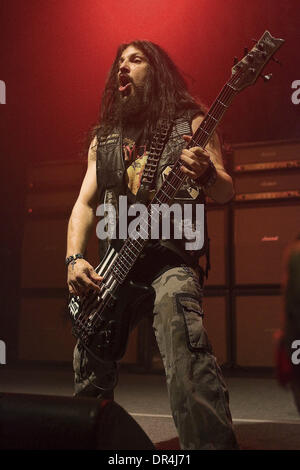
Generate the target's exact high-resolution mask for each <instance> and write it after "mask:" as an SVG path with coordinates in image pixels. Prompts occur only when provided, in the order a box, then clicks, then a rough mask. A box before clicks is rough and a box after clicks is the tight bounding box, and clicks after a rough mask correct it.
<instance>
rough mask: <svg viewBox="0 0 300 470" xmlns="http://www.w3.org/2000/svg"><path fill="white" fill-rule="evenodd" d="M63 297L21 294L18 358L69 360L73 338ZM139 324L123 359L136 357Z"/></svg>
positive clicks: (130, 360) (129, 361)
mask: <svg viewBox="0 0 300 470" xmlns="http://www.w3.org/2000/svg"><path fill="white" fill-rule="evenodd" d="M66 302H67V299H66V298H65V297H54V296H52V297H43V296H39V295H38V294H36V295H35V296H34V297H23V298H22V299H21V305H20V316H19V334H18V359H19V360H21V361H45V362H72V360H73V349H74V346H75V342H76V339H75V338H74V336H73V335H72V331H71V330H72V326H71V319H70V318H69V315H68V313H67V310H66V306H67V303H66ZM137 342H138V327H137V328H135V329H134V330H133V331H132V332H131V334H130V337H129V341H128V345H127V350H126V353H125V355H124V357H123V358H122V360H121V362H123V363H126V364H127V363H128V364H130V363H136V362H137V361H138V357H137V355H138V350H137V348H138V345H137Z"/></svg>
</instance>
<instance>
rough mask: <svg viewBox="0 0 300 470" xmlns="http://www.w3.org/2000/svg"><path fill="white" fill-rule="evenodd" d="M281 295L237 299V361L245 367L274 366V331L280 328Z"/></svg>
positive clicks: (250, 296) (249, 296)
mask: <svg viewBox="0 0 300 470" xmlns="http://www.w3.org/2000/svg"><path fill="white" fill-rule="evenodd" d="M281 310H282V299H281V297H280V296H278V295H269V296H267V295H247V296H237V297H236V362H237V365H238V366H244V367H273V366H274V347H275V346H274V340H273V335H274V332H275V331H276V330H277V329H278V328H280V317H281Z"/></svg>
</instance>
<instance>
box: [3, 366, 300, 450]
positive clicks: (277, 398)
mask: <svg viewBox="0 0 300 470" xmlns="http://www.w3.org/2000/svg"><path fill="white" fill-rule="evenodd" d="M225 380H226V383H227V385H228V389H229V394H230V407H231V412H232V416H233V422H234V427H235V430H236V433H237V436H238V440H239V443H240V445H241V448H242V449H298V450H300V415H299V414H298V412H297V409H296V406H295V404H294V400H293V396H292V393H291V392H290V391H289V390H286V389H283V388H281V387H279V386H278V385H277V383H276V381H275V379H274V378H273V377H271V376H270V374H266V375H265V376H264V375H263V374H259V375H258V374H257V373H256V374H253V375H252V376H251V374H249V373H247V374H244V375H243V374H238V376H237V374H236V373H235V374H231V373H230V371H226V374H225ZM0 392H10V393H30V394H45V395H58V396H72V394H73V374H72V369H71V365H70V366H68V367H62V366H57V367H53V366H49V365H47V366H46V365H45V366H43V367H42V366H36V365H35V366H32V365H31V366H28V365H26V366H25V365H24V366H15V367H8V366H7V365H6V366H0ZM115 400H116V402H117V403H119V405H121V406H122V407H123V408H124V409H125V410H126V411H127V412H128V413H130V414H131V415H132V416H133V418H134V419H135V420H136V421H137V422H138V423H139V424H140V426H141V427H142V428H143V429H144V431H145V432H146V434H147V435H148V436H149V437H150V439H151V440H152V442H154V443H157V442H161V441H166V440H169V439H173V438H175V437H176V436H177V433H176V429H175V426H174V423H173V419H172V416H171V411H170V407H169V402H168V396H167V390H166V385H165V379H164V376H163V375H160V374H145V373H129V372H127V371H124V370H120V377H119V383H118V386H117V388H116V391H115Z"/></svg>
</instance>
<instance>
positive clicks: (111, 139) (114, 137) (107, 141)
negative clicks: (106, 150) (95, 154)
mask: <svg viewBox="0 0 300 470" xmlns="http://www.w3.org/2000/svg"><path fill="white" fill-rule="evenodd" d="M118 140H119V134H110V135H108V136H107V137H100V141H99V145H100V146H101V147H103V146H104V145H111V144H116V143H117V142H118Z"/></svg>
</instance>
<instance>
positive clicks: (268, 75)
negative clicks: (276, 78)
mask: <svg viewBox="0 0 300 470" xmlns="http://www.w3.org/2000/svg"><path fill="white" fill-rule="evenodd" d="M260 76H261V78H262V79H263V81H264V82H269V81H270V80H271V78H272V74H271V73H269V74H267V75H262V74H261V75H260Z"/></svg>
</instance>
